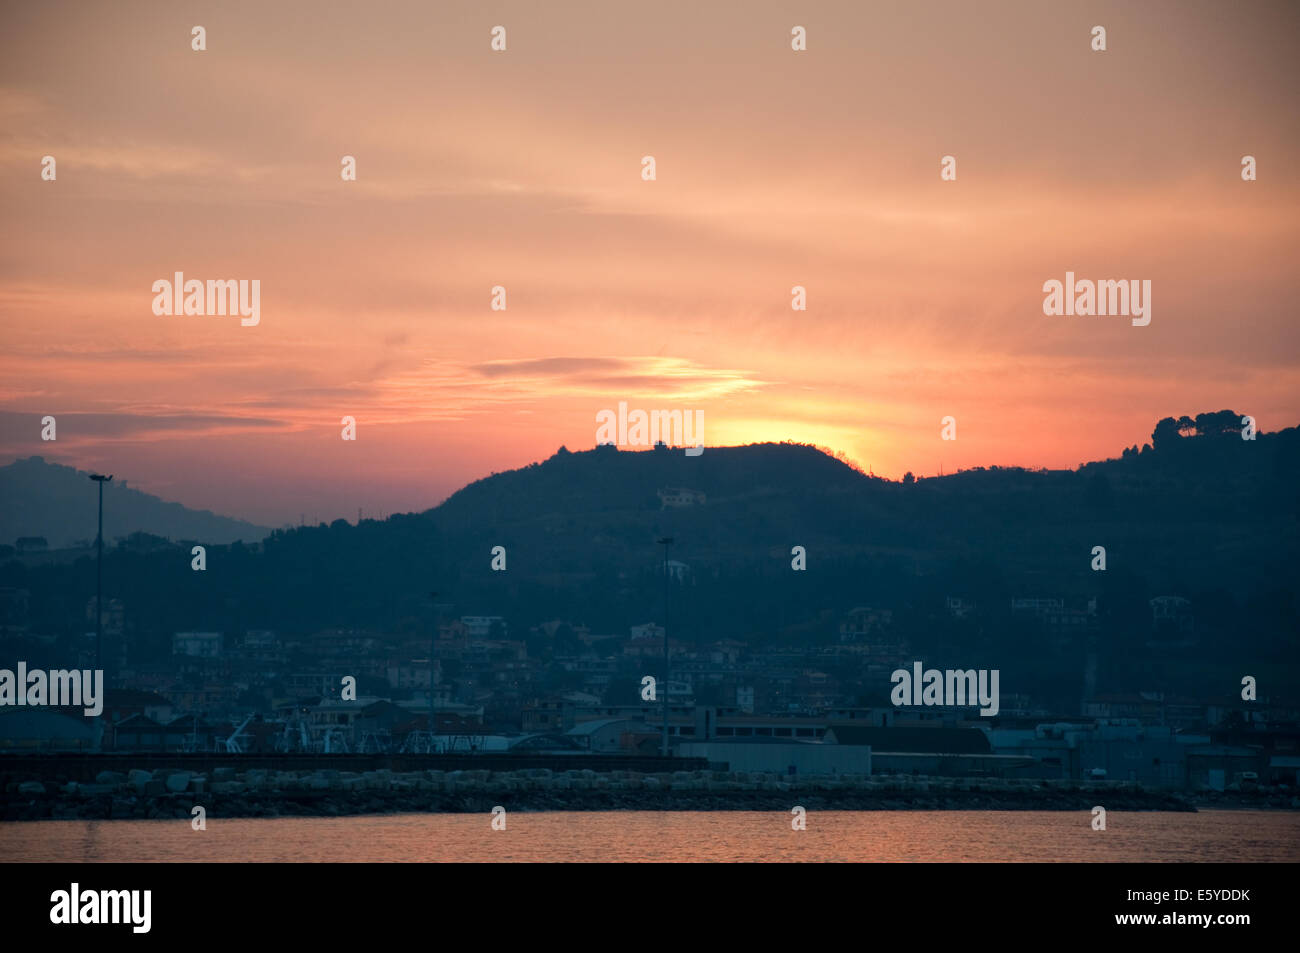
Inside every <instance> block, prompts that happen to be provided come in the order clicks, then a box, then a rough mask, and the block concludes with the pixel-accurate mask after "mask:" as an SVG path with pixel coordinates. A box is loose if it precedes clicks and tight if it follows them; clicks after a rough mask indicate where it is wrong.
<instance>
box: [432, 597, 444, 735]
mask: <svg viewBox="0 0 1300 953" xmlns="http://www.w3.org/2000/svg"><path fill="white" fill-rule="evenodd" d="M429 598H430V599H431V600H432V601H433V636H432V637H431V638H430V639H429V754H433V753H434V752H433V735H434V732H435V731H437V725H438V719H437V717H436V716H435V715H434V713H433V655H434V652H435V651H436V650H437V648H438V623H439V622H440V621H442V618H441V616H442V613H440V612H439V611H438V594H437V593H436V592H431V593H429Z"/></svg>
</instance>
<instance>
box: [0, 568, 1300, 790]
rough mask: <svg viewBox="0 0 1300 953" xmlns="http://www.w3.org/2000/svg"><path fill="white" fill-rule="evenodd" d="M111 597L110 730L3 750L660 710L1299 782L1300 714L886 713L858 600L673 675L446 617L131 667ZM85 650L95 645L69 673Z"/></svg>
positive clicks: (531, 727)
mask: <svg viewBox="0 0 1300 953" xmlns="http://www.w3.org/2000/svg"><path fill="white" fill-rule="evenodd" d="M672 568H673V571H674V572H677V573H681V574H683V575H685V574H687V573H689V567H687V566H685V565H683V564H678V565H676V566H674V567H672ZM21 601H22V600H21V595H20V594H17V593H15V592H6V593H0V609H3V610H4V612H5V613H6V618H8V617H9V616H13V615H15V614H21ZM93 608H94V607H93V603H92V605H91V606H89V607H88V615H90V616H92V617H93ZM946 609H947V611H948V613H950V614H951V616H952V617H953V618H957V619H960V618H964V617H966V616H967V615H969V614H971V613H974V612H976V611H977V607H976V606H975V604H974V603H972V602H970V601H969V600H966V599H964V598H961V597H949V598H948V599H947V600H946ZM1010 609H1011V613H1012V614H1013V615H1024V616H1027V617H1032V618H1034V619H1036V620H1037V621H1038V622H1039V623H1041V625H1042V626H1043V629H1044V631H1045V632H1047V633H1049V634H1050V633H1055V632H1060V631H1065V632H1076V633H1079V634H1086V633H1088V632H1089V631H1090V630H1091V628H1092V627H1093V626H1094V625H1095V614H1096V605H1095V602H1082V603H1080V604H1077V605H1067V604H1066V603H1065V601H1064V600H1061V599H1057V598H1018V599H1016V600H1014V601H1013V603H1012V605H1011V607H1010ZM105 610H106V611H105V636H106V645H107V646H108V647H109V653H108V656H107V657H106V667H107V668H108V669H109V671H108V672H107V673H106V674H107V679H108V685H109V689H108V691H107V692H106V698H105V705H104V712H103V715H102V716H101V719H102V723H101V724H100V725H98V726H94V725H91V724H90V721H89V720H88V719H86V718H85V717H84V716H83V715H82V714H81V713H80V712H74V711H71V710H67V711H65V710H58V709H44V710H37V709H31V708H28V709H24V710H22V711H21V712H19V711H17V710H12V709H10V710H5V709H0V751H4V750H16V749H22V750H31V749H42V750H47V749H73V750H76V749H86V748H88V747H89V746H91V745H98V746H100V747H102V748H104V749H112V750H118V751H224V752H233V753H240V752H243V753H248V752H276V751H278V752H296V751H310V752H323V753H333V752H352V753H359V752H390V753H398V752H408V753H410V752H414V753H420V752H446V751H464V752H471V751H482V752H489V751H495V752H510V751H517V752H564V753H568V754H572V753H585V754H590V755H593V756H599V755H603V754H641V755H645V754H656V753H659V752H660V751H661V750H662V747H663V745H664V742H665V736H664V714H665V708H666V711H667V744H668V747H669V749H670V750H671V751H672V752H673V753H675V754H680V755H683V756H689V757H702V758H705V759H707V760H709V761H710V762H714V763H719V764H721V763H726V764H731V765H732V766H733V769H742V768H740V767H739V766H741V765H743V766H745V767H746V768H752V769H754V770H759V769H762V770H769V771H780V772H782V773H799V772H805V773H806V772H811V771H824V770H837V771H842V772H844V773H859V774H860V773H863V772H864V771H866V772H868V773H876V774H917V775H963V776H975V777H978V776H984V777H1008V778H1021V777H1032V778H1090V777H1091V778H1101V777H1105V778H1109V779H1116V780H1133V781H1140V782H1142V783H1145V784H1150V785H1153V786H1162V787H1171V788H1193V789H1195V788H1200V787H1208V788H1212V789H1213V788H1223V787H1225V786H1227V785H1231V784H1234V783H1256V782H1258V783H1286V784H1294V783H1295V780H1296V779H1295V773H1296V767H1297V765H1298V764H1300V750H1297V741H1300V727H1298V725H1300V706H1296V707H1287V706H1284V705H1279V704H1276V703H1265V702H1255V701H1249V702H1247V701H1241V700H1238V699H1232V698H1229V699H1188V698H1174V697H1172V696H1167V695H1164V694H1160V693H1144V694H1136V695H1130V696H1104V695H1098V694H1096V693H1095V692H1092V691H1091V690H1090V689H1089V688H1088V687H1087V686H1086V684H1085V690H1084V696H1083V699H1082V701H1081V702H1076V703H1073V704H1071V705H1068V706H1063V705H1062V704H1060V703H1059V701H1047V700H1044V699H1040V698H1034V697H1031V696H1030V695H1029V694H1028V693H1025V692H1023V691H1022V692H1017V691H1016V686H1014V685H1008V684H1006V683H1005V682H1004V683H1003V688H1004V690H1005V689H1009V690H1010V691H1009V692H1007V693H1004V694H1003V695H1002V697H1001V699H1000V705H999V709H998V715H997V716H996V717H994V718H984V717H980V716H979V715H978V713H977V711H976V710H975V709H974V708H970V707H964V708H958V707H952V708H946V707H943V706H927V707H924V708H920V707H910V706H900V707H894V706H893V705H891V704H890V703H889V698H888V688H889V684H890V681H889V676H890V673H891V672H893V671H894V670H896V669H899V668H905V667H910V666H911V665H912V663H913V661H914V657H913V655H912V654H911V647H910V646H909V645H908V643H907V640H906V639H904V638H901V637H900V636H899V635H898V633H897V627H896V626H895V624H894V621H895V620H894V612H893V611H892V610H890V609H882V608H874V607H868V606H863V607H857V608H854V609H852V610H851V611H849V612H847V613H845V614H844V615H843V616H842V617H840V618H839V619H838V620H833V621H832V622H831V623H830V625H831V630H832V636H831V638H829V639H827V640H825V641H823V642H822V643H820V644H816V645H807V644H804V645H798V646H762V647H759V646H751V645H749V644H747V643H745V642H743V641H736V640H719V641H716V642H712V643H708V644H686V643H683V642H679V641H677V640H672V641H670V653H671V665H670V671H669V677H668V678H667V679H666V680H665V679H664V673H663V644H664V643H663V637H664V630H663V628H662V627H661V626H660V625H658V624H656V623H654V622H645V623H642V624H637V625H632V626H630V627H629V628H628V630H627V631H626V632H625V633H610V634H601V633H597V632H594V631H592V630H591V629H590V628H589V627H587V626H584V625H581V624H577V623H574V622H570V621H565V620H552V621H550V622H546V623H542V624H540V625H538V626H535V627H533V628H532V629H531V630H529V631H528V632H527V633H526V634H524V635H523V637H519V636H517V635H515V634H512V632H511V630H510V626H509V624H508V623H507V620H506V619H505V618H503V617H502V616H497V615H462V616H460V617H458V618H440V619H439V621H438V623H437V624H436V626H426V629H427V631H424V632H417V631H412V632H401V633H390V632H376V631H369V630H363V629H350V628H333V629H326V630H321V631H317V632H311V633H301V634H285V633H279V632H276V631H271V630H259V629H249V630H245V631H241V632H236V633H230V632H217V631H186V632H174V633H172V634H171V638H170V646H169V648H170V652H169V653H168V654H166V655H164V656H161V657H160V656H159V655H158V653H153V654H151V655H149V656H148V657H144V658H136V657H131V656H130V653H127V652H126V651H125V650H124V649H123V648H122V646H123V645H124V643H125V640H124V639H122V638H121V634H122V631H121V630H122V619H123V617H124V613H123V610H122V606H121V604H120V603H117V602H116V601H114V602H111V603H109V604H107V605H106V606H105ZM1152 612H1153V626H1160V627H1163V628H1166V629H1169V630H1171V631H1173V632H1181V633H1183V634H1184V635H1186V634H1188V633H1191V632H1192V631H1194V630H1193V629H1192V627H1191V623H1190V619H1191V615H1190V610H1189V608H1188V606H1187V605H1186V602H1185V600H1176V599H1173V598H1172V597H1171V598H1169V599H1159V600H1152ZM0 621H4V620H0ZM14 634H15V633H14V632H13V631H12V629H8V630H5V631H4V632H0V635H7V636H13V635H14ZM23 635H24V637H28V636H30V633H23ZM34 641H35V642H36V643H39V642H40V641H41V639H40V638H39V637H35V638H34ZM32 643H33V638H27V641H26V644H28V645H31V644H32ZM9 644H13V643H12V642H10V643H9ZM92 651H93V640H90V641H89V642H88V644H87V645H85V646H84V648H83V652H82V657H81V659H80V660H79V667H87V666H88V665H90V664H91V663H92V662H93V655H92V654H90V653H91V652H92ZM647 676H650V677H651V678H653V679H654V685H653V689H652V690H647V688H646V682H645V679H646V677H647ZM1085 683H1086V678H1085ZM665 700H666V705H665ZM1063 707H1064V708H1067V709H1068V710H1061V709H1062V708H1063ZM96 729H98V731H99V734H98V735H97V733H96Z"/></svg>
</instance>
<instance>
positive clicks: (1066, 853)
mask: <svg viewBox="0 0 1300 953" xmlns="http://www.w3.org/2000/svg"><path fill="white" fill-rule="evenodd" d="M790 820H791V815H790V814H789V813H788V812H787V813H783V812H780V811H770V812H768V811H761V812H760V811H718V812H690V811H683V812H657V811H601V812H577V811H575V812H551V813H538V814H530V813H522V812H512V813H510V814H509V815H508V816H507V823H506V830H504V831H494V830H492V826H491V816H490V815H488V814H396V815H386V816H378V817H342V818H338V817H334V818H277V819H232V820H223V819H222V818H221V817H219V816H216V815H213V814H209V815H208V827H207V830H205V831H195V830H193V829H191V827H190V822H189V820H188V819H185V820H169V821H39V822H31V823H13V824H3V825H0V861H2V862H6V863H10V862H14V861H671V862H682V861H774V860H776V861H1095V862H1106V861H1226V862H1234V861H1240V862H1250V863H1257V862H1266V861H1289V862H1295V861H1297V860H1300V813H1293V812H1270V811H1203V812H1201V813H1198V814H1161V813H1131V814H1127V813H1119V812H1114V811H1112V812H1110V813H1108V814H1107V816H1106V827H1107V829H1106V830H1105V831H1094V830H1092V826H1091V821H1092V815H1091V814H1090V813H1089V812H1086V811H1071V812H1065V811H1059V812H1058V811H824V812H819V811H812V812H809V814H808V817H807V822H808V828H807V830H803V831H794V830H791V828H790Z"/></svg>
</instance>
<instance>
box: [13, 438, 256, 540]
mask: <svg viewBox="0 0 1300 953" xmlns="http://www.w3.org/2000/svg"><path fill="white" fill-rule="evenodd" d="M87 476H88V474H87V473H86V472H85V471H83V470H76V469H73V468H72V467H65V466H63V465H61V464H58V463H48V462H46V461H45V459H44V458H42V457H28V458H27V459H25V460H15V461H14V462H13V463H11V464H9V465H8V466H6V467H0V544H7V545H10V546H12V545H13V544H14V541H15V540H16V539H18V538H19V537H23V536H43V537H44V538H45V539H46V540H47V541H48V542H49V545H50V548H51V549H59V548H63V547H67V546H71V545H74V544H75V543H77V542H79V541H83V540H90V541H93V540H94V538H95V523H96V519H97V516H98V512H97V510H98V494H97V493H96V490H95V485H94V484H93V483H91V482H90V481H89V480H88V479H87ZM137 532H143V533H150V534H152V535H154V536H165V537H168V538H170V539H173V540H180V539H193V540H200V541H203V542H205V543H215V544H222V543H232V542H235V541H236V540H244V541H245V542H256V541H258V540H261V539H262V538H263V537H265V536H266V535H267V534H268V533H269V532H270V530H269V529H267V528H266V527H263V526H254V525H253V524H252V523H245V522H244V521H242V520H236V519H229V518H227V517H224V516H218V515H217V514H215V513H212V512H210V511H208V510H191V509H187V508H186V507H184V506H182V505H181V504H179V503H168V502H166V501H165V500H160V499H159V498H158V497H156V496H150V495H149V494H148V493H142V492H141V491H139V490H133V489H131V488H130V487H128V486H125V485H123V484H122V483H120V482H118V481H114V482H112V483H106V484H104V542H105V544H109V543H112V542H113V540H115V539H118V538H120V537H125V536H128V535H130V534H131V533H137Z"/></svg>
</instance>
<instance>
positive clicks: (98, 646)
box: [90, 473, 113, 669]
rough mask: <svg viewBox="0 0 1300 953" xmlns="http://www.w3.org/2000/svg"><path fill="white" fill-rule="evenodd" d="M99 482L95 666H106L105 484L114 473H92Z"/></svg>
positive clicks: (96, 544)
mask: <svg viewBox="0 0 1300 953" xmlns="http://www.w3.org/2000/svg"><path fill="white" fill-rule="evenodd" d="M90 478H91V479H92V480H94V481H95V482H96V483H98V484H99V532H98V533H96V534H95V668H97V669H102V668H103V667H104V659H103V654H104V484H105V483H107V482H109V481H110V480H112V479H113V476H112V474H109V475H108V476H104V475H103V474H102V473H92V474H91V475H90Z"/></svg>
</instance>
